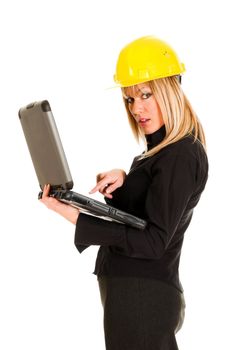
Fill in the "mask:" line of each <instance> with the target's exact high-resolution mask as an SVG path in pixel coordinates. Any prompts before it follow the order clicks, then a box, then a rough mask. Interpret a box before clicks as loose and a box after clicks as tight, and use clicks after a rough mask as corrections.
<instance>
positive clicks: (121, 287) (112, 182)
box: [42, 36, 208, 350]
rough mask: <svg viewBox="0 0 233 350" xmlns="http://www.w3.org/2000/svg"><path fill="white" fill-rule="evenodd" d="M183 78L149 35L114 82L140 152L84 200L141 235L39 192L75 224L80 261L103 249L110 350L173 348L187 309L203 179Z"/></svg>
mask: <svg viewBox="0 0 233 350" xmlns="http://www.w3.org/2000/svg"><path fill="white" fill-rule="evenodd" d="M184 71H185V68H184V65H183V64H182V63H181V62H180V61H179V59H178V57H177V55H176V53H175V52H174V50H173V49H172V48H171V47H170V46H169V45H168V44H167V43H165V42H163V41H161V40H159V39H157V38H155V37H151V36H149V37H143V38H139V39H137V40H135V41H133V42H131V43H129V44H128V45H127V46H126V47H124V48H123V50H122V51H121V52H120V55H119V58H118V62H117V67H116V74H115V82H116V83H117V84H118V85H119V86H120V87H121V89H122V94H123V99H124V103H125V107H126V111H127V114H128V118H129V123H130V125H131V128H132V131H133V133H134V135H135V137H136V139H139V138H142V139H144V140H145V142H146V150H145V152H143V154H141V155H140V156H138V157H136V158H135V159H134V161H133V163H132V166H131V168H130V171H129V173H128V174H127V175H126V173H125V172H124V171H123V170H120V169H114V170H111V171H108V172H105V173H102V174H99V175H98V176H97V184H96V186H95V187H94V188H93V189H92V191H91V193H94V192H96V191H100V192H101V193H102V194H103V195H104V196H105V198H106V201H107V202H108V203H110V204H111V205H113V206H115V207H117V208H119V209H122V210H125V211H127V212H130V213H132V214H134V215H136V216H139V217H141V218H143V219H145V220H146V221H147V226H146V228H145V229H144V230H143V231H139V230H137V229H134V228H131V227H128V226H125V225H121V224H118V223H116V222H107V221H104V220H101V219H99V218H96V217H90V216H88V215H84V214H80V213H79V211H78V209H75V208H72V207H70V206H67V205H65V204H63V203H60V202H58V201H56V200H55V199H54V198H51V197H49V186H46V187H45V188H44V194H43V198H42V202H43V203H44V204H46V205H47V206H48V207H49V208H50V209H53V210H55V211H57V212H58V213H59V214H61V215H63V216H64V217H65V218H66V219H68V220H70V221H71V222H72V223H74V224H75V225H76V232H75V245H76V247H77V249H78V250H79V252H82V251H83V250H84V249H85V248H87V247H88V246H89V245H100V246H101V247H100V249H99V252H98V257H97V260H96V267H95V274H97V276H98V281H99V287H100V293H101V299H102V304H103V307H104V330H105V342H106V349H107V350H113V349H114V350H128V349H130V350H139V349H140V350H152V349H153V350H154V349H156V350H162V349H163V350H175V349H178V347H177V343H176V338H175V334H176V332H177V331H178V330H179V329H180V328H181V326H182V323H183V319H184V309H185V301H184V296H183V288H182V285H181V283H180V280H179V261H180V254H181V249H182V243H183V239H184V233H185V231H186V229H187V228H188V226H189V224H190V221H191V218H192V214H193V209H194V207H195V206H196V205H197V203H198V201H199V199H200V196H201V193H202V191H203V190H204V187H205V184H206V181H207V176H208V160H207V155H206V150H205V136H204V131H203V128H202V126H201V123H200V121H199V120H198V118H197V116H196V114H195V112H194V111H193V109H192V107H191V105H190V103H189V101H188V100H187V98H186V96H185V94H184V92H183V91H182V88H181V74H182V73H183V72H184Z"/></svg>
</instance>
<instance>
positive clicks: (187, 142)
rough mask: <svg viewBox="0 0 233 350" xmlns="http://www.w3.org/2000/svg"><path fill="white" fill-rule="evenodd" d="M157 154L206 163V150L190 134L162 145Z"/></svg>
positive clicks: (162, 156) (163, 156)
mask: <svg viewBox="0 0 233 350" xmlns="http://www.w3.org/2000/svg"><path fill="white" fill-rule="evenodd" d="M158 155H160V156H161V158H173V157H174V158H182V159H184V160H187V161H189V160H191V161H196V162H205V163H208V158H207V154H206V151H205V149H204V147H203V145H202V144H201V142H200V141H199V140H195V139H194V137H193V136H192V135H189V136H186V137H183V138H182V139H180V140H179V141H176V142H174V143H172V144H170V145H167V146H166V147H164V148H163V149H162V150H161V151H160V152H159V153H158Z"/></svg>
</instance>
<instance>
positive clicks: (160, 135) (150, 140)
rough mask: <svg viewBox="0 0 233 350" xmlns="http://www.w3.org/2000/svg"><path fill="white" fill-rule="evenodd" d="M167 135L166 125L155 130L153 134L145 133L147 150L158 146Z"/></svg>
mask: <svg viewBox="0 0 233 350" xmlns="http://www.w3.org/2000/svg"><path fill="white" fill-rule="evenodd" d="M165 135H166V129H165V125H163V126H161V128H160V129H158V130H156V131H155V132H153V134H149V135H145V137H146V142H147V150H148V151H150V150H151V149H152V148H153V147H155V146H157V145H158V144H159V143H160V142H161V141H163V139H164V137H165Z"/></svg>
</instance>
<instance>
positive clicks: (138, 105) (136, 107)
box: [130, 98, 143, 116]
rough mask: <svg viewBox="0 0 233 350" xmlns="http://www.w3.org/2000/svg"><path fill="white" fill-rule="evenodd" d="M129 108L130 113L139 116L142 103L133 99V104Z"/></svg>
mask: <svg viewBox="0 0 233 350" xmlns="http://www.w3.org/2000/svg"><path fill="white" fill-rule="evenodd" d="M130 107H131V108H130V112H131V113H132V114H133V115H135V116H136V115H137V114H140V113H141V112H142V111H143V102H142V101H141V99H137V98H135V99H134V102H133V103H132V105H131V106H130Z"/></svg>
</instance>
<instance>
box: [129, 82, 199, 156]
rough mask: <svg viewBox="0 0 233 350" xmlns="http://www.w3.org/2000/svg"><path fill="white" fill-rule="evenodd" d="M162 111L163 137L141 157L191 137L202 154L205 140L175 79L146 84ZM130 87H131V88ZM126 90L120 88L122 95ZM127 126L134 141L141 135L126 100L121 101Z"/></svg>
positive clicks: (141, 137)
mask: <svg viewBox="0 0 233 350" xmlns="http://www.w3.org/2000/svg"><path fill="white" fill-rule="evenodd" d="M147 84H148V86H149V87H150V89H151V91H152V93H153V95H154V97H155V99H156V101H157V103H158V105H159V107H160V110H161V112H162V117H163V121H164V124H165V130H166V135H165V137H164V139H163V141H162V142H160V143H159V144H158V145H157V146H155V147H154V148H152V149H151V150H150V151H147V152H145V153H143V155H142V158H145V157H151V156H153V155H154V154H156V153H158V152H159V151H160V150H161V149H162V148H164V147H166V146H168V145H170V144H172V143H174V142H177V141H179V140H180V139H182V138H183V137H187V136H189V135H193V136H194V142H196V141H197V142H200V143H201V144H202V145H203V147H204V149H205V151H206V140H205V134H204V130H203V127H202V125H201V123H200V121H199V119H198V117H197V115H196V113H195V112H194V110H193V108H192V106H191V104H190V102H189V100H188V99H187V97H186V96H185V94H184V92H183V90H182V88H181V85H180V83H179V81H178V79H177V76H171V77H167V78H161V79H156V80H151V81H148V82H147ZM132 88H133V87H132ZM126 89H129V88H122V93H123V96H124V95H125V94H126ZM124 103H125V107H126V111H127V114H128V119H129V124H130V126H131V129H132V131H133V134H134V136H135V138H136V140H137V141H139V139H143V140H144V141H145V135H144V134H143V132H142V131H141V129H140V127H139V126H138V124H137V123H136V121H135V120H134V118H133V116H132V114H131V112H130V110H129V105H128V102H127V100H126V99H125V98H124Z"/></svg>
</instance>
